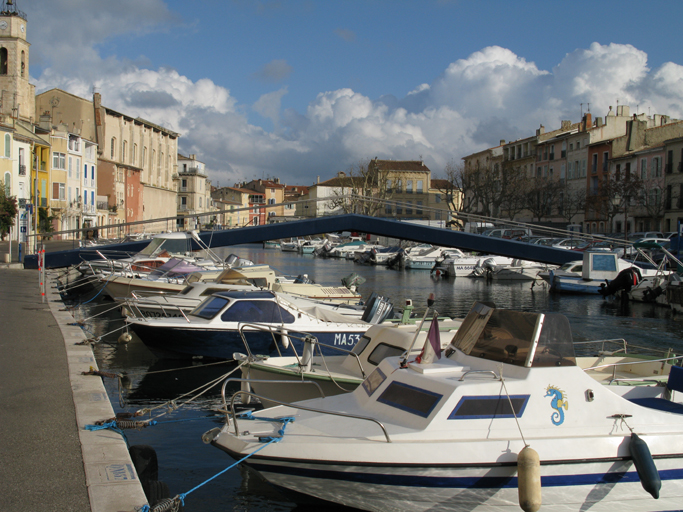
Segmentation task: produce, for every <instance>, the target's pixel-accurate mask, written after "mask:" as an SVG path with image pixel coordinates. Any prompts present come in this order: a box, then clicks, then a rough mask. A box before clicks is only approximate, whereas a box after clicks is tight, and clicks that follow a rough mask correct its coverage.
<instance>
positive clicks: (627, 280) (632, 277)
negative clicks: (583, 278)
mask: <svg viewBox="0 0 683 512" xmlns="http://www.w3.org/2000/svg"><path fill="white" fill-rule="evenodd" d="M641 279H642V276H641V274H640V270H638V267H629V268H626V269H624V270H622V271H621V272H619V274H617V277H615V278H614V279H612V280H611V281H609V282H607V280H605V281H606V282H605V283H602V284H601V285H600V290H599V292H600V295H602V296H603V297H609V296H610V295H614V294H615V293H617V292H618V291H620V290H624V291H626V292H628V291H630V290H631V288H633V287H634V286H635V285H637V284H638V283H639V282H640V280H641Z"/></svg>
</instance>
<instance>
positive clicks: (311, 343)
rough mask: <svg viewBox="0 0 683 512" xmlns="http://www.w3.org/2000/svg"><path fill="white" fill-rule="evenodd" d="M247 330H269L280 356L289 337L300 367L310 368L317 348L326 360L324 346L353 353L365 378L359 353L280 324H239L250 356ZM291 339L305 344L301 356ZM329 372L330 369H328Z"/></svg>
mask: <svg viewBox="0 0 683 512" xmlns="http://www.w3.org/2000/svg"><path fill="white" fill-rule="evenodd" d="M245 330H246V331H247V332H250V331H251V332H253V331H254V330H257V331H263V332H269V333H270V334H271V336H272V338H273V342H274V344H275V350H277V353H278V356H280V357H282V351H281V350H280V345H283V348H284V349H285V350H286V349H287V348H288V347H285V346H284V340H285V339H288V341H289V348H291V351H292V353H293V354H294V357H295V358H296V360H297V364H298V366H299V367H300V368H306V367H308V369H309V370H310V367H309V365H310V363H311V357H312V356H314V355H315V351H316V349H317V350H318V355H319V356H320V357H321V358H322V359H323V362H324V361H325V356H324V355H323V352H322V348H323V347H324V348H327V349H330V350H335V351H337V352H341V353H343V354H346V355H351V356H353V357H354V358H355V360H356V362H357V363H358V367H359V369H360V372H361V375H362V377H363V379H365V377H366V374H365V370H364V369H363V365H362V363H361V361H360V358H359V357H358V354H356V353H355V352H353V351H351V350H347V349H344V348H340V347H335V346H334V345H328V344H327V343H320V341H318V338H316V337H315V336H314V335H312V334H310V333H307V332H304V331H293V330H288V329H287V328H285V327H280V326H272V325H264V324H255V323H241V324H239V327H238V331H239V334H240V337H241V338H242V342H243V343H244V347H245V348H246V350H247V354H248V356H249V357H250V358H252V359H253V358H254V354H252V352H251V348H250V347H249V342H248V341H247V336H246V334H245ZM278 338H279V339H278ZM291 339H295V340H299V341H301V342H302V343H303V344H304V350H303V351H302V354H301V356H299V354H298V353H297V351H296V348H295V347H294V345H292V344H291ZM328 372H329V370H328Z"/></svg>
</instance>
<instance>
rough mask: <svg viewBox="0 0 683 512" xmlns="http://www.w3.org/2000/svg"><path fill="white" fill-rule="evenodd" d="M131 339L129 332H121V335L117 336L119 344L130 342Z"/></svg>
mask: <svg viewBox="0 0 683 512" xmlns="http://www.w3.org/2000/svg"><path fill="white" fill-rule="evenodd" d="M132 339H133V337H132V336H131V335H130V334H129V333H127V332H124V333H123V334H121V336H119V339H118V342H119V343H120V344H121V345H126V344H128V343H130V342H131V340H132Z"/></svg>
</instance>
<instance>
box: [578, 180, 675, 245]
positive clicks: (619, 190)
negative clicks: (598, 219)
mask: <svg viewBox="0 0 683 512" xmlns="http://www.w3.org/2000/svg"><path fill="white" fill-rule="evenodd" d="M642 190H643V181H642V180H641V179H640V178H639V177H638V175H637V174H636V173H634V172H630V170H627V171H624V172H623V173H613V174H610V176H609V178H607V179H604V180H603V182H602V183H601V186H600V190H599V191H598V193H597V194H596V195H594V196H591V198H590V201H589V203H588V206H589V207H591V208H593V209H594V210H595V211H596V212H600V213H602V215H603V216H604V217H605V218H607V221H608V224H609V225H610V226H611V225H612V221H613V220H614V217H616V216H617V215H618V214H620V213H623V214H624V237H625V238H627V237H628V229H626V226H627V221H628V215H629V212H633V211H634V210H635V208H637V203H638V200H639V198H640V196H641V192H642ZM660 202H661V201H660ZM610 229H611V227H610Z"/></svg>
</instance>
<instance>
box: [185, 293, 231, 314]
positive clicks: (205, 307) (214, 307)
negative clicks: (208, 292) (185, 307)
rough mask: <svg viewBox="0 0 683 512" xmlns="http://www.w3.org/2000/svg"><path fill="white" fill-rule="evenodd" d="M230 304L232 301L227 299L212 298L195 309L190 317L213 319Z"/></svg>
mask: <svg viewBox="0 0 683 512" xmlns="http://www.w3.org/2000/svg"><path fill="white" fill-rule="evenodd" d="M228 302H230V300H229V299H226V298H225V297H217V296H214V297H211V298H209V299H207V300H205V301H204V302H202V303H201V304H200V305H199V306H197V307H196V308H194V309H193V310H192V311H191V312H190V315H192V316H198V317H199V318H206V319H211V318H213V317H215V316H216V315H217V314H218V313H219V312H220V311H221V310H222V309H223V308H224V307H225V305H226V304H227V303H228Z"/></svg>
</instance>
